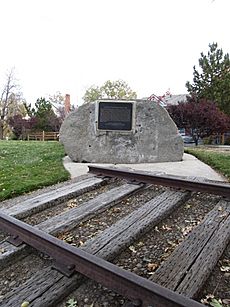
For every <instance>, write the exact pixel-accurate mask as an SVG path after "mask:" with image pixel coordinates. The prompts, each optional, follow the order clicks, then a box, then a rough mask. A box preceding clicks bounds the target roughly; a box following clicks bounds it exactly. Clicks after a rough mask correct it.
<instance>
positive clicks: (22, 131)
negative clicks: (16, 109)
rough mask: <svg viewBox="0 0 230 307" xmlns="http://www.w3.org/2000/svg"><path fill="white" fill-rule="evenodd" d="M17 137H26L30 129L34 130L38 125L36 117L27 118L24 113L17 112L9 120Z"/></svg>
mask: <svg viewBox="0 0 230 307" xmlns="http://www.w3.org/2000/svg"><path fill="white" fill-rule="evenodd" d="M7 123H8V124H9V126H10V127H11V131H12V132H13V134H14V138H16V139H24V138H26V133H27V132H28V130H33V129H34V127H36V125H37V119H36V117H34V116H33V117H30V118H25V117H23V116H22V114H16V115H14V116H12V117H10V118H9V119H8V121H7Z"/></svg>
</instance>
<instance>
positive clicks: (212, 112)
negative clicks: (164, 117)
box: [167, 99, 230, 145]
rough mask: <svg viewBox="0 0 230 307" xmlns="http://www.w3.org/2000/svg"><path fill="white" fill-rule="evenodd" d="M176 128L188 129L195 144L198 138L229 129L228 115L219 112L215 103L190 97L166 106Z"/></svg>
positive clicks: (229, 117)
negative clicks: (186, 100)
mask: <svg viewBox="0 0 230 307" xmlns="http://www.w3.org/2000/svg"><path fill="white" fill-rule="evenodd" d="M167 110H168V112H169V114H170V116H171V117H172V119H173V120H174V122H175V123H176V125H177V127H178V128H185V129H187V130H189V131H190V134H191V135H192V137H193V139H194V141H195V144H196V145H197V144H198V140H199V138H204V137H208V136H211V135H216V134H221V133H224V132H226V131H228V129H230V116H228V115H226V114H224V113H223V112H221V111H220V110H219V109H218V107H217V106H216V104H215V103H214V102H212V101H208V100H205V99H201V100H199V102H197V101H196V100H195V99H190V100H189V101H188V102H181V103H179V104H178V105H176V106H175V105H171V106H168V108H167Z"/></svg>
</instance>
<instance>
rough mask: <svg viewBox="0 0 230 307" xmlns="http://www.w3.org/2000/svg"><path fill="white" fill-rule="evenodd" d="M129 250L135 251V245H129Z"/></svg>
mask: <svg viewBox="0 0 230 307" xmlns="http://www.w3.org/2000/svg"><path fill="white" fill-rule="evenodd" d="M129 250H130V251H131V252H133V253H136V252H137V251H136V250H135V247H134V246H133V245H131V246H130V247H129Z"/></svg>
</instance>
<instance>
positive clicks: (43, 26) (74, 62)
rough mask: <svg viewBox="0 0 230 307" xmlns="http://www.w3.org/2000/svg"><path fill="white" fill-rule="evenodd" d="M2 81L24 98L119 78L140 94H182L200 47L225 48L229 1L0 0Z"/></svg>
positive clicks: (74, 98) (77, 97) (74, 94)
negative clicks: (8, 76) (9, 78)
mask: <svg viewBox="0 0 230 307" xmlns="http://www.w3.org/2000/svg"><path fill="white" fill-rule="evenodd" d="M0 11H1V18H0V39H1V47H0V85H2V84H3V82H4V76H5V73H6V71H7V70H8V69H10V68H12V67H15V73H16V77H17V79H18V83H19V84H20V86H21V89H22V92H23V95H24V97H25V99H26V100H27V102H28V103H34V102H35V101H36V99H37V98H39V97H43V96H46V95H49V94H50V95H53V94H54V93H55V92H56V91H60V92H61V93H62V94H66V93H68V94H70V95H71V103H74V104H76V105H77V104H78V105H79V104H81V103H82V96H83V95H84V93H85V91H86V89H87V88H88V87H89V86H91V85H99V86H100V85H102V84H103V83H104V82H105V81H106V80H118V79H122V80H124V81H126V82H127V83H128V84H129V85H130V87H131V88H132V89H133V90H135V91H136V92H137V94H138V98H142V97H144V96H145V97H146V96H150V95H151V94H153V93H154V94H156V95H162V94H163V93H164V92H165V91H167V90H168V89H170V90H171V92H172V94H183V93H186V88H185V83H186V81H187V80H189V81H192V77H193V66H194V65H196V66H198V59H199V57H200V53H201V52H202V51H203V52H204V53H207V51H208V45H209V43H212V42H217V43H218V46H219V47H220V48H222V49H223V51H224V53H227V52H229V50H230V34H229V31H230V18H229V12H230V0H214V1H213V0H20V1H19V0H1V1H0Z"/></svg>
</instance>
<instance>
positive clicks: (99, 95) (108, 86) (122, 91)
mask: <svg viewBox="0 0 230 307" xmlns="http://www.w3.org/2000/svg"><path fill="white" fill-rule="evenodd" d="M135 98H137V94H136V92H134V91H133V90H131V88H130V87H129V85H128V84H127V83H126V82H125V81H123V80H117V81H110V80H108V81H106V82H105V83H104V84H103V85H102V86H101V87H99V86H91V87H90V88H89V89H87V91H86V93H85V95H84V97H83V100H84V102H92V101H95V100H98V99H135Z"/></svg>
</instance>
